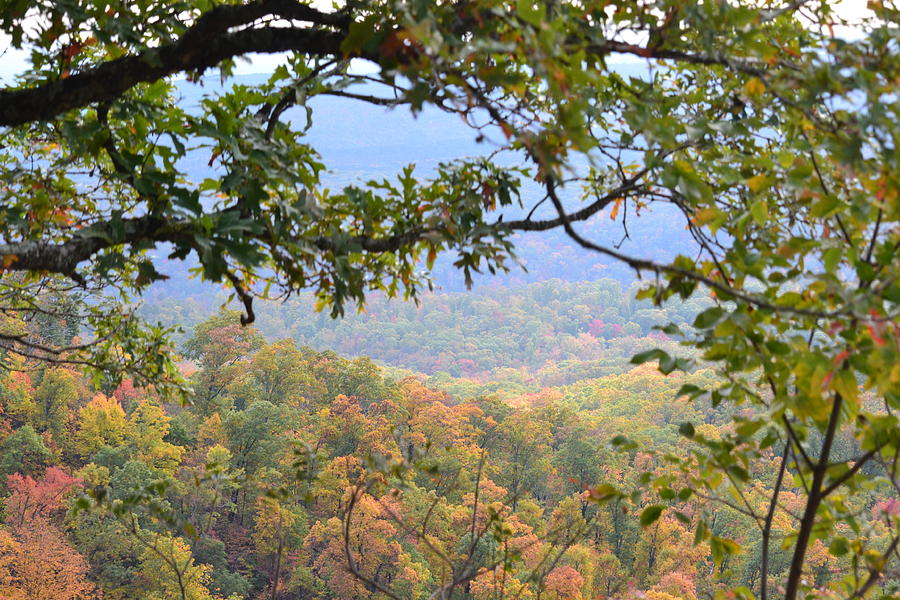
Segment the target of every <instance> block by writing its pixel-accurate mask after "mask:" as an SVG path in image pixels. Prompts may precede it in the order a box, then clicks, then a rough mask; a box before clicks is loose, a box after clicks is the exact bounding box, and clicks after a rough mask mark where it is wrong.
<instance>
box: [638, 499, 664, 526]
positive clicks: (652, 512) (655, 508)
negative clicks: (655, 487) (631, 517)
mask: <svg viewBox="0 0 900 600" xmlns="http://www.w3.org/2000/svg"><path fill="white" fill-rule="evenodd" d="M665 509H666V507H665V506H662V505H661V504H651V505H650V506H648V507H647V508H645V509H644V510H643V511H641V518H640V521H641V527H647V526H649V525H652V524H653V523H655V522H656V521H657V519H659V517H660V515H662V513H663V511H664V510H665Z"/></svg>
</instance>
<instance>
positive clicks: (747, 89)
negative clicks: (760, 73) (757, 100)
mask: <svg viewBox="0 0 900 600" xmlns="http://www.w3.org/2000/svg"><path fill="white" fill-rule="evenodd" d="M765 91H766V84H765V83H763V82H762V79H760V78H759V77H753V78H752V79H750V81H748V82H747V83H745V84H744V93H745V94H747V95H748V96H751V97H753V96H759V95H760V94H762V93H763V92H765Z"/></svg>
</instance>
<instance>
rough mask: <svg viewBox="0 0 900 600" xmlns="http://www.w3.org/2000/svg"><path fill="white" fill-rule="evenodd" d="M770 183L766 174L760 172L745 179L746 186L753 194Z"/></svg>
mask: <svg viewBox="0 0 900 600" xmlns="http://www.w3.org/2000/svg"><path fill="white" fill-rule="evenodd" d="M770 183H771V181H770V180H769V178H768V176H766V175H765V174H763V173H760V174H759V175H754V176H753V177H751V178H750V179H748V180H747V187H749V188H750V191H752V192H753V193H754V194H755V193H756V192H758V191H760V190H763V189H765V188H767V187H769V185H770Z"/></svg>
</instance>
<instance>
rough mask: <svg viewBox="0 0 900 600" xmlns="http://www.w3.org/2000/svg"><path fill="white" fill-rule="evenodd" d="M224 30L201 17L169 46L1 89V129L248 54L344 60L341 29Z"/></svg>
mask: <svg viewBox="0 0 900 600" xmlns="http://www.w3.org/2000/svg"><path fill="white" fill-rule="evenodd" d="M263 4H266V3H263ZM251 6H256V5H251ZM243 8H246V7H243ZM251 22H252V20H251ZM228 23H231V21H228ZM224 29H225V30H223V28H222V26H221V24H218V26H214V25H213V24H212V23H211V22H210V21H206V20H204V19H203V18H201V19H200V20H199V21H198V22H197V24H196V25H194V26H193V27H191V28H190V29H188V31H187V32H186V33H185V34H184V35H183V36H182V37H181V39H180V40H179V41H178V42H175V43H174V44H170V45H167V46H162V47H160V48H151V49H147V50H145V51H143V52H141V53H140V54H136V55H133V56H126V57H123V58H119V59H116V60H112V61H109V62H107V63H104V64H102V65H100V66H98V67H96V68H93V69H90V70H88V71H85V72H83V73H79V74H76V75H73V76H71V77H68V78H66V79H61V80H59V81H53V82H50V83H45V84H43V85H40V86H37V87H34V88H29V89H24V90H3V91H0V126H3V125H6V126H15V125H22V124H25V123H30V122H33V121H42V120H50V119H53V118H54V117H55V116H56V115H58V114H60V113H63V112H65V111H67V110H71V109H74V108H79V107H83V106H87V105H89V104H93V103H95V102H104V101H109V100H113V99H115V98H117V97H119V96H120V95H121V94H122V93H124V92H125V91H127V90H128V89H130V88H132V87H134V86H135V85H137V84H139V83H147V82H152V81H157V80H159V79H162V78H164V77H166V76H168V75H172V74H175V73H180V72H183V71H202V70H204V69H208V68H210V67H214V66H216V65H218V64H219V63H221V62H222V61H223V60H226V59H229V58H233V57H236V56H242V55H244V54H248V53H251V52H260V53H277V52H301V53H305V54H309V55H316V56H343V53H342V51H341V49H340V46H341V42H342V41H343V39H344V33H342V32H340V31H328V30H323V29H315V28H302V27H258V28H249V29H244V30H241V31H235V32H228V31H227V27H225V28H224Z"/></svg>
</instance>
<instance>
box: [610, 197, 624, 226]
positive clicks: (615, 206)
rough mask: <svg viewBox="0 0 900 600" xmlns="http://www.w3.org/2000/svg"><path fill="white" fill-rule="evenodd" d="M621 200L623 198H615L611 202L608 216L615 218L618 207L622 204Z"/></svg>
mask: <svg viewBox="0 0 900 600" xmlns="http://www.w3.org/2000/svg"><path fill="white" fill-rule="evenodd" d="M623 200H624V198H616V200H615V202H614V204H613V207H612V210H611V211H609V218H610V219H612V220H613V221H615V220H616V215H618V214H619V207H620V206H622V201H623Z"/></svg>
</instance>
